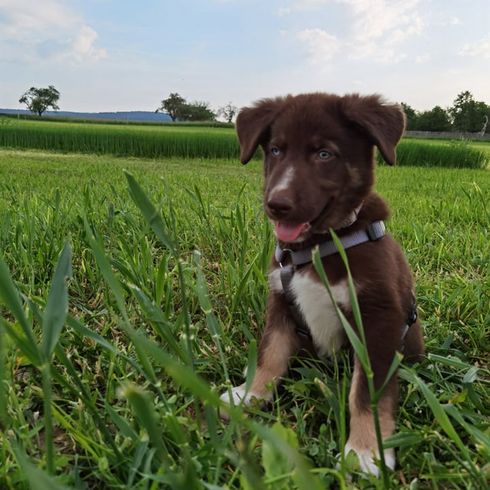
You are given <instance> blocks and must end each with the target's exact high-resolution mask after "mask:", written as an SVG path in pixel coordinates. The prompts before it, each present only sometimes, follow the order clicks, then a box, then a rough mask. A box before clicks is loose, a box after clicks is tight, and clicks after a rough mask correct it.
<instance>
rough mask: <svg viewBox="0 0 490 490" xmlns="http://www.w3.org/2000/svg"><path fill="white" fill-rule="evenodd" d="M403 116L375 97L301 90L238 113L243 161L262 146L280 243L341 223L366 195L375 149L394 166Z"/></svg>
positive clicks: (267, 199) (267, 201)
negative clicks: (311, 92) (301, 93)
mask: <svg viewBox="0 0 490 490" xmlns="http://www.w3.org/2000/svg"><path fill="white" fill-rule="evenodd" d="M404 126H405V118H404V114H403V112H402V110H401V108H400V107H399V106H398V105H389V104H386V103H384V102H383V100H382V99H381V98H380V97H379V96H377V95H372V96H367V97H362V96H359V95H357V94H354V95H346V96H344V97H339V96H336V95H329V94H320V93H317V94H304V95H298V96H287V97H280V98H276V99H265V100H262V101H260V102H258V103H257V104H256V105H254V106H253V107H247V108H244V109H242V110H241V111H240V113H239V115H238V118H237V122H236V129H237V133H238V139H239V142H240V148H241V153H240V160H241V162H242V163H247V162H248V161H249V160H250V159H251V158H252V156H253V154H254V153H255V151H256V150H257V147H258V146H259V145H260V146H261V147H262V148H263V150H264V175H265V191H264V205H265V210H266V213H267V215H268V216H269V218H270V219H271V220H272V222H273V223H274V225H275V233H276V236H277V238H278V239H279V240H281V241H283V242H300V241H303V240H305V239H307V238H308V237H309V236H311V235H312V234H314V233H325V232H326V231H328V228H330V227H331V228H334V229H335V228H338V227H341V226H342V222H344V221H345V219H346V217H348V216H349V215H350V214H351V213H352V211H353V210H354V209H356V208H357V207H358V206H359V205H360V204H361V203H362V201H363V199H364V198H365V197H366V196H367V195H368V194H369V192H370V190H371V187H372V185H373V181H374V175H373V169H374V157H373V155H374V146H377V147H378V149H379V151H380V152H381V155H382V156H383V158H384V160H385V161H386V162H387V163H389V164H390V165H393V164H394V163H395V159H396V154H395V147H396V145H397V143H398V141H399V139H400V137H401V135H402V133H403V130H404Z"/></svg>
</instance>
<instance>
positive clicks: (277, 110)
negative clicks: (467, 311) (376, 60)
mask: <svg viewBox="0 0 490 490" xmlns="http://www.w3.org/2000/svg"><path fill="white" fill-rule="evenodd" d="M404 124H405V119H404V115H403V112H402V110H401V109H400V107H399V106H397V105H389V104H386V103H384V102H383V100H382V99H381V98H380V97H379V96H377V95H373V96H367V97H363V96H359V95H357V94H353V95H346V96H344V97H340V96H336V95H330V94H323V93H313V94H304V95H298V96H287V97H279V98H275V99H265V100H262V101H259V102H258V103H257V104H255V105H254V106H253V107H249V108H244V109H242V111H241V112H240V114H239V115H238V118H237V122H236V128H237V133H238V139H239V142H240V147H241V155H240V159H241V161H242V163H244V164H245V163H247V162H248V161H249V160H250V159H251V158H252V156H253V155H254V153H255V151H256V150H257V148H258V146H259V145H260V146H261V147H262V149H263V151H264V177H265V187H264V207H265V211H266V213H267V216H268V217H269V218H270V220H271V222H272V224H273V226H274V230H275V235H276V238H277V240H278V241H279V244H280V245H282V246H283V247H287V248H288V249H291V250H301V249H304V248H306V247H311V246H312V245H314V244H317V243H320V242H323V241H325V240H326V239H328V235H327V234H328V230H329V228H333V229H335V230H336V232H337V234H338V235H339V237H342V236H344V235H347V234H350V233H352V232H354V231H356V230H364V229H366V228H367V227H368V225H369V224H370V223H372V222H374V221H376V220H385V219H387V218H388V214H389V211H388V207H387V205H386V204H385V203H384V201H383V200H382V199H381V198H380V197H379V196H378V195H377V194H375V193H374V192H373V190H372V186H373V182H374V147H375V146H376V147H377V148H378V149H379V151H380V152H381V155H382V157H383V158H384V160H385V161H386V162H387V163H389V164H390V165H393V164H394V163H395V158H396V155H395V147H396V145H397V143H398V141H399V139H400V137H401V135H402V133H403V130H404ZM346 252H347V256H348V259H349V265H350V269H351V271H352V275H353V279H354V283H355V287H356V292H357V296H358V301H359V305H360V309H361V314H362V320H363V325H364V330H365V334H366V339H367V346H368V352H369V357H370V361H371V364H372V367H373V370H374V373H375V378H374V381H375V386H376V388H377V389H379V388H380V387H381V385H382V383H383V381H384V380H385V378H386V375H387V372H388V369H389V367H390V365H391V362H392V360H393V356H394V355H395V352H396V351H397V350H401V348H402V328H403V325H404V324H405V323H406V318H407V311H409V310H410V306H411V302H412V301H413V298H412V294H413V293H412V291H413V284H412V276H411V273H410V270H409V267H408V265H407V262H406V260H405V258H404V255H403V252H402V251H401V249H400V247H399V245H398V244H397V243H396V242H395V241H394V240H393V238H392V237H391V236H390V235H386V236H384V237H383V238H382V239H380V240H377V241H369V242H366V243H363V244H360V245H357V246H354V247H352V248H349V249H348V250H347V251H346ZM323 266H324V268H325V271H326V274H327V277H328V280H329V282H330V284H331V285H332V291H333V297H334V299H335V301H336V302H337V304H338V306H339V307H340V308H341V310H342V311H343V313H344V314H345V315H346V316H347V318H348V319H349V320H350V322H351V324H352V325H353V326H354V325H355V323H354V321H353V317H352V311H351V307H350V301H349V293H348V288H347V282H346V279H347V276H346V270H345V267H344V266H343V264H342V261H341V258H340V256H339V255H338V254H335V255H330V256H328V257H326V258H324V259H323ZM279 270H280V266H279V264H278V262H277V261H276V259H275V258H273V259H272V264H271V268H270V274H269V278H270V294H269V298H268V305H267V315H266V325H265V330H264V332H263V334H262V339H261V342H260V347H259V358H258V366H257V370H256V374H255V378H254V380H253V383H252V385H251V389H250V391H249V392H248V393H245V386H244V385H241V386H238V387H235V388H233V389H232V396H233V402H234V403H244V404H249V403H250V402H251V400H252V399H253V398H257V399H262V400H270V399H271V397H272V392H271V386H273V384H274V383H276V382H278V381H279V380H280V378H281V376H283V375H284V374H285V373H286V371H287V368H288V361H289V359H290V358H291V357H292V356H294V355H295V354H296V353H298V351H299V350H300V349H301V348H302V347H305V345H304V344H305V340H304V337H302V336H301V335H299V334H298V332H297V330H296V325H295V319H294V315H292V314H291V310H290V308H289V306H288V304H287V301H286V298H285V296H284V292H283V288H282V285H281V281H280V280H279ZM290 289H291V290H292V291H293V293H294V296H295V302H296V305H297V307H298V309H299V310H300V312H301V313H302V315H303V318H304V319H305V321H306V324H307V325H308V328H309V330H310V333H311V338H312V342H313V347H314V349H315V351H316V353H317V354H318V355H319V356H325V355H331V354H332V353H333V352H335V351H336V350H337V349H339V348H340V347H341V346H342V345H343V344H344V343H345V342H346V337H345V334H344V331H343V328H342V326H341V324H340V322H339V320H338V317H337V315H336V312H335V308H334V305H333V304H332V302H331V300H330V297H329V295H328V294H327V292H326V290H325V288H324V287H323V285H322V284H321V282H320V280H319V278H318V276H317V274H316V272H315V270H314V268H313V266H312V265H311V264H307V265H303V266H301V267H298V268H297V270H296V271H295V274H294V276H293V278H292V281H291V285H290ZM307 343H308V342H307ZM403 344H404V346H403V347H404V353H405V356H406V357H409V358H410V357H414V358H415V357H418V356H419V355H421V354H422V353H423V340H422V335H421V329H420V325H419V323H418V322H416V323H415V324H414V325H412V327H411V328H410V329H409V331H408V334H407V336H406V337H405V339H404V340H403ZM306 347H308V346H306ZM309 347H310V348H311V345H310V346H309ZM222 399H223V400H225V401H227V402H229V401H230V399H229V393H228V392H226V393H224V394H223V395H222ZM396 399H397V382H396V376H393V377H392V379H391V380H390V381H389V382H388V384H387V386H386V388H385V390H384V392H383V395H382V398H381V401H380V403H379V413H380V422H381V432H382V435H383V438H386V437H388V436H389V435H390V434H392V432H393V430H394V426H395V420H394V413H395V408H396ZM349 410H350V435H349V439H348V442H347V446H346V452H348V451H350V450H353V451H355V453H357V455H358V456H359V461H360V464H361V468H362V469H363V470H364V471H367V472H371V473H374V474H378V468H377V466H376V464H375V462H374V460H375V459H377V458H378V456H379V454H378V451H377V443H376V436H375V430H374V422H373V416H372V412H371V409H370V401H369V395H368V389H367V380H366V377H365V374H364V372H363V370H362V368H361V366H360V363H359V361H358V359H355V363H354V374H353V379H352V384H351V388H350V394H349ZM385 460H386V462H387V464H388V466H389V467H391V468H394V466H395V457H394V452H393V450H392V449H389V450H386V451H385Z"/></svg>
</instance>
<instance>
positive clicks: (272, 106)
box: [236, 98, 283, 164]
mask: <svg viewBox="0 0 490 490" xmlns="http://www.w3.org/2000/svg"><path fill="white" fill-rule="evenodd" d="M282 101H283V99H281V98H277V99H264V100H261V101H260V102H258V103H257V104H255V105H254V106H253V107H244V108H243V109H242V110H241V111H240V112H239V114H238V117H237V119H236V132H237V135H238V141H239V142H240V161H241V162H242V163H243V164H245V163H248V162H249V161H250V159H251V158H252V157H253V155H254V153H255V150H257V147H258V146H259V145H260V144H262V143H264V139H265V138H266V136H267V132H268V130H269V127H270V125H271V123H272V121H273V119H274V117H275V115H276V114H277V113H278V111H279V108H280V106H281V105H282Z"/></svg>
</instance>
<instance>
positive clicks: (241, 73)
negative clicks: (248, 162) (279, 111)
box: [0, 0, 490, 111]
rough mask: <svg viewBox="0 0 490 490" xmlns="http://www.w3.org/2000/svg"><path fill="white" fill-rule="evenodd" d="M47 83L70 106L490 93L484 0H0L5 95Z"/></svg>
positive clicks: (10, 103) (417, 100)
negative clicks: (176, 99) (317, 94)
mask: <svg viewBox="0 0 490 490" xmlns="http://www.w3.org/2000/svg"><path fill="white" fill-rule="evenodd" d="M48 85H54V86H55V87H56V88H57V89H58V90H59V91H60V92H61V98H60V101H59V105H60V108H61V109H62V110H68V111H118V110H119V111H126V110H150V111H151V110H155V109H156V108H157V107H158V106H159V105H160V101H161V100H162V99H164V98H166V97H167V96H168V95H169V94H170V93H171V92H178V93H179V94H180V95H182V96H183V97H184V98H186V99H187V100H188V101H206V102H208V103H209V104H210V106H211V107H212V108H213V109H217V108H219V107H221V106H223V105H225V104H226V103H228V102H232V104H234V105H236V106H238V107H242V106H245V105H249V104H250V103H252V102H253V101H255V100H257V99H261V98H264V97H270V96H277V95H285V94H289V93H292V94H297V93H302V92H312V91H324V92H333V93H338V94H344V93H351V92H359V93H362V94H370V93H380V94H383V95H384V96H385V97H386V98H387V99H388V100H391V101H395V102H405V103H408V104H409V105H411V106H412V107H413V108H415V109H416V110H427V109H430V108H432V107H433V106H435V105H440V106H442V107H448V106H450V105H452V102H453V101H454V99H455V98H456V95H457V94H458V93H460V92H461V91H463V90H469V91H470V92H472V93H473V95H474V97H475V99H476V100H482V101H484V102H486V103H487V104H490V0H472V1H468V0H262V1H260V0H160V1H156V0H139V1H136V0H133V1H130V0H0V107H3V108H11V109H14V108H20V107H22V106H21V104H19V103H18V99H19V97H20V96H21V94H22V93H23V92H24V91H25V90H27V89H28V88H29V87H31V86H36V87H45V86H48Z"/></svg>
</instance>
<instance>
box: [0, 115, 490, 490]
mask: <svg viewBox="0 0 490 490" xmlns="http://www.w3.org/2000/svg"><path fill="white" fill-rule="evenodd" d="M19 124H22V125H23V126H22V127H23V129H22V131H19V132H17V133H16V136H15V135H14V136H12V134H14V133H15V131H14V132H13V133H12V134H11V135H9V136H8V138H14V137H15V138H20V137H21V136H22V137H24V136H25V137H26V138H27V139H29V138H31V140H30V142H28V143H25V144H24V143H21V142H20V143H19V141H20V140H15V141H17V143H16V144H13V143H12V141H13V140H8V141H10V143H9V142H8V141H7V140H6V139H4V140H2V143H0V146H10V147H22V148H27V147H29V146H30V145H31V143H32V141H33V140H34V139H35V138H39V139H36V143H35V144H32V146H36V145H38V144H39V146H38V148H39V149H37V150H33V149H23V150H19V149H12V148H3V149H0V251H1V252H0V488H6V489H19V488H20V489H22V488H34V489H50V490H51V489H54V490H56V489H58V488H77V489H99V488H100V489H105V488H121V489H122V488H136V489H157V488H172V489H182V490H184V489H185V490H187V489H208V490H216V489H220V488H229V489H232V488H244V489H253V490H256V489H267V490H269V489H270V490H276V489H289V488H291V489H293V488H298V489H307V490H314V489H322V488H341V489H344V488H366V489H367V488H406V489H425V488H431V489H437V488H444V489H446V488H449V489H483V488H486V485H487V483H488V478H489V477H490V466H489V463H488V461H489V460H490V425H489V414H490V389H489V388H490V387H489V384H490V382H489V380H490V370H489V363H488V361H489V355H488V353H489V351H490V336H489V334H490V276H489V270H488V267H489V263H490V250H489V249H490V247H489V246H488V244H489V229H490V227H489V224H490V219H489V213H490V208H489V204H488V203H489V201H490V200H489V195H490V194H489V191H490V172H489V171H488V170H484V169H478V168H439V167H436V168H431V167H424V166H408V165H407V166H403V165H402V166H400V167H387V166H379V168H378V169H377V184H376V188H377V190H378V192H379V193H380V194H381V195H383V196H384V197H385V198H386V199H387V200H388V202H389V203H390V206H391V208H392V218H391V220H390V221H389V222H388V228H389V231H390V232H391V233H392V234H393V235H394V236H395V237H396V238H397V239H398V240H399V241H400V243H401V244H402V246H403V248H404V250H405V251H406V254H407V257H408V260H409V262H410V264H411V266H412V268H413V271H414V275H415V279H416V284H417V298H418V303H419V311H420V314H421V317H422V324H423V327H424V334H425V338H426V346H427V354H426V357H425V359H424V360H423V361H422V362H421V363H419V364H417V365H415V366H407V365H404V364H403V363H402V366H401V368H400V383H399V384H400V395H399V400H400V407H399V410H398V415H397V427H396V432H395V434H394V436H393V437H391V438H390V439H389V440H388V441H386V442H385V444H386V445H387V446H389V447H394V448H395V450H396V455H397V468H396V470H395V471H393V472H391V471H387V473H386V474H385V478H384V479H379V480H378V479H376V478H374V477H372V476H367V475H363V474H361V473H360V472H359V471H358V467H357V462H356V461H355V458H353V459H352V458H350V457H349V458H341V459H339V458H338V455H339V453H341V452H342V448H343V446H344V445H345V442H346V436H347V434H346V426H348V411H347V394H348V386H349V383H350V379H351V366H350V359H349V356H348V354H347V353H341V354H340V355H339V356H338V357H337V358H335V359H330V360H326V361H319V360H313V359H304V358H301V359H297V360H296V361H295V362H294V363H293V364H292V366H291V370H290V372H289V374H288V376H287V377H286V379H285V380H284V382H283V383H282V386H281V388H280V389H279V390H278V391H279V392H278V393H277V396H275V399H274V402H273V403H272V404H271V405H270V406H269V407H267V409H261V407H258V406H256V407H252V408H250V409H247V410H244V409H242V408H241V407H236V408H234V409H233V410H231V411H230V421H229V422H227V423H225V422H223V421H221V419H220V418H219V416H218V413H219V403H220V402H219V400H218V395H219V394H220V393H221V392H222V391H224V390H225V389H227V388H228V387H230V386H233V385H236V384H237V383H240V382H242V379H243V370H244V368H246V367H248V366H249V367H250V368H252V367H253V365H254V361H255V358H256V348H257V344H256V339H258V338H259V336H260V331H261V329H262V326H263V324H264V311H265V300H266V294H267V269H268V263H269V259H270V255H271V253H272V250H273V247H274V240H273V235H272V232H271V228H270V225H269V223H268V222H267V220H266V219H265V217H264V215H263V212H262V208H261V188H262V184H261V176H262V169H261V164H260V163H259V161H253V162H251V163H250V164H249V165H247V166H246V167H244V166H242V165H240V164H239V162H238V161H237V160H236V158H234V157H233V156H234V155H235V152H236V149H235V150H233V152H232V153H231V154H230V155H229V158H196V157H195V155H196V154H199V151H204V150H202V149H201V150H199V151H198V150H196V153H193V154H192V155H191V154H183V155H181V156H166V157H162V156H159V157H158V158H145V159H143V158H134V157H132V158H127V157H116V156H112V155H108V154H104V153H106V151H105V150H106V148H102V149H101V151H100V152H99V151H98V150H97V149H94V147H93V146H87V147H83V145H82V144H81V143H77V145H79V146H77V145H75V140H76V138H77V137H79V138H80V139H84V141H88V139H85V138H88V137H89V135H90V134H91V133H90V132H91V131H92V130H93V128H92V127H90V125H86V126H87V127H86V129H83V128H85V126H83V125H80V129H79V130H77V131H74V132H73V141H74V142H73V143H70V144H73V146H71V147H70V148H65V147H63V145H64V144H65V143H66V141H71V139H70V138H72V136H70V135H69V132H70V129H69V128H68V126H70V127H71V126H72V124H70V125H68V124H67V125H63V124H61V125H60V126H59V128H58V130H56V131H55V130H53V135H52V136H49V134H51V133H50V131H51V128H53V127H55V124H59V123H52V122H50V123H49V125H46V128H45V129H43V130H42V131H38V130H37V128H39V126H35V127H34V126H33V127H32V128H34V129H32V128H31V126H29V124H40V123H27V122H24V121H21V122H20V123H19ZM48 126H49V127H48ZM13 127H14V123H12V124H5V125H3V126H1V127H0V138H2V137H4V138H5V136H2V134H3V135H5V134H6V133H5V130H7V131H10V128H13ZM29 128H30V129H29ZM67 128H68V129H67ZM100 128H102V129H104V131H112V132H113V133H111V134H112V135H115V134H116V133H117V132H118V131H119V132H120V133H121V135H122V136H121V140H120V141H121V142H123V141H124V139H125V138H126V139H127V138H128V132H129V131H130V130H129V129H128V128H126V127H124V126H120V127H119V126H116V125H113V126H111V127H110V128H105V126H104V125H97V130H99V129H100ZM24 129H25V131H24ZM31 129H32V131H33V133H32V134H31V133H29V134H31V136H29V137H27V136H26V135H27V134H28V132H29V131H31ZM65 130H66V133H64V134H63V135H61V136H60V131H65ZM23 131H24V132H23ZM84 131H86V133H85V132H84ZM104 131H103V132H104ZM131 131H132V129H131ZM135 131H136V130H135ZM137 131H138V132H139V133H138V137H137V138H136V137H135V140H134V141H136V140H140V139H141V141H142V142H141V144H142V145H143V141H146V140H145V139H144V138H145V137H144V136H142V135H143V134H147V135H149V136H148V138H149V139H148V141H150V140H151V141H153V140H154V139H155V137H154V135H155V132H156V129H155V128H145V129H139V128H138V129H137ZM159 131H160V132H161V134H163V133H164V132H166V133H168V134H170V132H171V130H170V129H167V128H165V130H159ZM173 131H174V133H173V134H174V136H173V137H172V138H171V140H172V141H180V140H179V138H184V136H175V135H178V134H183V133H184V132H183V130H182V128H178V129H175V130H173ZM186 131H187V132H186V133H185V134H186V136H185V138H189V137H191V136H190V135H191V133H192V132H193V131H194V133H193V134H194V136H195V138H201V137H202V138H203V141H204V136H203V135H204V134H207V133H208V131H207V130H206V131H203V130H202V128H200V129H199V130H198V129H197V128H190V129H189V130H187V129H186ZM213 131H215V133H211V130H209V134H213V136H212V138H216V141H217V145H223V148H224V147H225V144H226V145H228V144H229V141H230V139H231V138H232V137H234V136H233V134H232V133H230V130H228V129H218V130H213ZM56 134H58V136H56ZM94 134H95V133H94ZM106 134H108V133H106ZM158 134H159V135H160V133H158ZM23 135H24V136H23ZM41 135H43V136H42V137H41ZM77 135H78V136H77ZM43 137H46V138H51V137H53V138H55V137H56V138H59V139H58V141H59V146H55V147H54V148H55V149H57V150H61V151H62V152H65V153H60V152H48V151H46V148H45V147H43V146H42V145H41V144H40V143H38V142H39V141H41V140H42V138H43ZM94 138H96V137H95V136H94ZM111 138H112V136H111ZM111 138H108V139H107V144H108V145H109V144H115V143H113V142H109V139H111ZM129 140H131V138H129ZM50 141H51V140H50ZM80 141H81V140H80ZM97 141H98V140H97ZM225 142H226V143H225ZM408 143H409V142H407V144H408ZM94 144H95V143H94ZM97 144H99V143H97ZM121 144H123V143H121ZM127 144H128V145H129V144H130V143H127ZM131 144H133V143H131ZM134 144H136V143H134ZM145 144H146V143H145ZM148 144H149V143H148ZM175 144H177V143H175ZM204 144H205V143H203V145H204ZM206 144H208V145H209V148H212V145H210V144H209V140H206ZM436 148H437V145H436ZM448 148H450V151H453V150H455V149H456V146H454V147H448ZM468 149H471V148H469V147H468V146H466V147H465V151H467V150H468ZM72 151H76V153H71V152H72ZM88 151H92V153H91V154H88V153H87V154H85V153H86V152H88ZM220 151H221V150H220ZM109 153H110V152H109ZM115 153H116V154H117V153H118V152H115ZM123 153H124V152H122V151H121V152H120V153H119V154H123ZM401 153H402V151H400V154H401ZM477 153H480V151H479V150H478V151H477ZM483 153H484V154H486V152H485V151H483ZM159 155H160V154H159ZM210 155H211V150H210V153H209V154H203V156H208V157H209V156H210ZM413 155H415V154H412V158H415V157H414V156H413ZM232 157H233V158H232ZM413 163H417V162H416V161H415V160H413ZM468 166H475V167H480V166H484V165H483V164H478V165H474V164H471V165H468ZM66 277H68V278H69V280H68V282H66V281H65V278H66ZM65 315H67V316H66V317H65ZM251 371H253V369H249V372H251ZM249 376H250V375H249Z"/></svg>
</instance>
